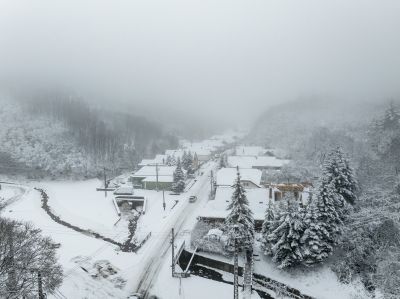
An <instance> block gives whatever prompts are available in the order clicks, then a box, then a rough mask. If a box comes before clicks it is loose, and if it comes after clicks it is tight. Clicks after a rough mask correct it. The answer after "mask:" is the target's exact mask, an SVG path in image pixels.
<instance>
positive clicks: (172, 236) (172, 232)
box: [171, 228, 175, 277]
mask: <svg viewBox="0 0 400 299" xmlns="http://www.w3.org/2000/svg"><path fill="white" fill-rule="evenodd" d="M171 246H172V250H171V252H172V267H171V268H172V277H175V235H174V228H172V229H171Z"/></svg>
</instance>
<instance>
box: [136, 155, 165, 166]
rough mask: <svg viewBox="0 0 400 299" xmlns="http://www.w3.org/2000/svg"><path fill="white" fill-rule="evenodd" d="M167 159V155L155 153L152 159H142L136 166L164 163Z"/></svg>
mask: <svg viewBox="0 0 400 299" xmlns="http://www.w3.org/2000/svg"><path fill="white" fill-rule="evenodd" d="M166 161H167V156H166V155H156V157H155V158H154V159H143V160H142V161H141V162H140V163H139V164H138V166H139V167H143V166H148V165H157V164H158V165H160V166H161V165H165V164H166Z"/></svg>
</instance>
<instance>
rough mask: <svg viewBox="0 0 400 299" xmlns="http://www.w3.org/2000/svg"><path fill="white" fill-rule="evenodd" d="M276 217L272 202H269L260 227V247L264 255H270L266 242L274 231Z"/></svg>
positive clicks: (267, 242)
mask: <svg viewBox="0 0 400 299" xmlns="http://www.w3.org/2000/svg"><path fill="white" fill-rule="evenodd" d="M276 224H277V221H276V216H275V209H274V206H273V203H272V201H271V200H270V201H269V203H268V208H267V210H266V211H265V219H264V222H263V225H262V231H261V234H262V241H261V246H262V249H263V251H264V254H265V255H271V254H272V251H271V247H272V246H271V242H270V241H269V240H268V236H269V235H270V234H271V233H272V232H273V231H274V230H275V229H276Z"/></svg>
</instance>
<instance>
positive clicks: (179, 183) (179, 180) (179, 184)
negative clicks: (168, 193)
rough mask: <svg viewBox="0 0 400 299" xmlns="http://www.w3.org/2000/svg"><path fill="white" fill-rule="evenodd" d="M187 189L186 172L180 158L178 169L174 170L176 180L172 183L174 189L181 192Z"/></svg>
mask: <svg viewBox="0 0 400 299" xmlns="http://www.w3.org/2000/svg"><path fill="white" fill-rule="evenodd" d="M183 190H185V174H184V173H183V170H182V166H181V160H180V159H179V158H178V162H177V164H176V169H175V171H174V182H173V184H172V191H174V192H175V193H181V192H183Z"/></svg>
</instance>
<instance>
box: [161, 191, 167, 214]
mask: <svg viewBox="0 0 400 299" xmlns="http://www.w3.org/2000/svg"><path fill="white" fill-rule="evenodd" d="M162 206H163V209H164V211H165V208H166V206H167V205H166V203H165V190H164V188H163V190H162Z"/></svg>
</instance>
